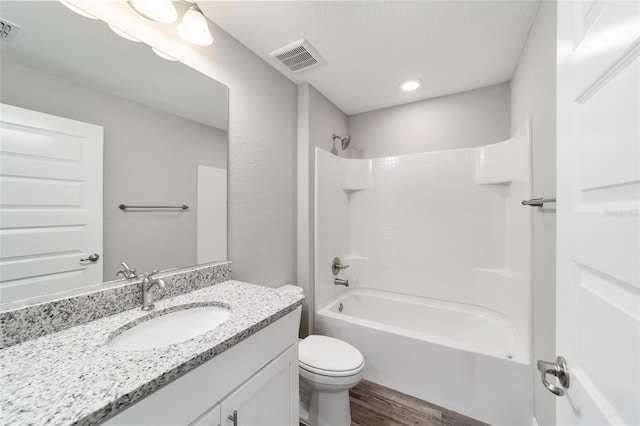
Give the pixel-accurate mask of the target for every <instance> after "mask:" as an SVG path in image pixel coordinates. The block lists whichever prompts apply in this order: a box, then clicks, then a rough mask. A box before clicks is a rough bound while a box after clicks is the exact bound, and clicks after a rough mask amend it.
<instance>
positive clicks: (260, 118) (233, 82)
mask: <svg viewBox="0 0 640 426" xmlns="http://www.w3.org/2000/svg"><path fill="white" fill-rule="evenodd" d="M209 26H210V29H211V32H212V35H213V38H214V40H215V41H214V43H213V45H212V46H211V47H210V48H208V49H209V50H208V51H207V55H206V58H207V60H208V62H209V63H208V66H209V69H210V72H211V75H212V76H213V77H214V78H215V79H216V80H218V81H220V82H222V83H223V84H225V85H227V86H228V87H229V169H228V170H229V258H230V259H231V260H232V261H233V277H234V279H238V280H242V281H248V282H254V283H259V284H263V285H268V286H271V287H276V286H279V285H282V284H285V283H292V282H295V277H296V266H295V261H296V234H295V232H296V217H295V213H296V204H295V200H296V198H295V197H296V193H295V141H296V120H297V89H296V85H295V84H293V83H292V82H291V81H290V80H288V79H287V78H286V77H284V76H283V75H282V74H280V73H279V72H278V71H276V70H275V69H274V68H273V67H271V66H270V65H268V64H267V63H266V62H264V61H263V60H262V59H260V58H259V57H258V56H256V55H255V54H254V53H253V52H251V51H250V50H249V49H247V48H246V47H245V46H243V45H242V44H241V43H240V42H239V41H237V40H236V39H234V38H233V37H231V36H230V35H229V34H228V33H226V32H225V31H223V30H222V29H221V28H220V27H218V26H216V25H215V24H213V23H209Z"/></svg>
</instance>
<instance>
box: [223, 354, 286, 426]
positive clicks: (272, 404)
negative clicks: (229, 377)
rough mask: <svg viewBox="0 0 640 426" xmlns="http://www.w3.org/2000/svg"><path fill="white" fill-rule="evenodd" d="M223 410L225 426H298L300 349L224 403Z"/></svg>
mask: <svg viewBox="0 0 640 426" xmlns="http://www.w3.org/2000/svg"><path fill="white" fill-rule="evenodd" d="M220 407H221V415H222V426H286V425H290V426H294V425H297V424H298V408H299V407H298V347H297V345H294V346H292V347H291V348H289V349H287V350H286V351H285V352H284V353H283V354H282V355H280V356H279V357H278V358H276V359H275V360H273V361H272V362H271V363H269V364H268V365H267V366H265V367H264V368H263V369H262V370H260V371H259V372H258V373H257V374H256V375H255V376H253V377H252V378H251V379H249V380H248V381H247V382H245V383H244V384H243V385H241V386H240V387H239V388H238V389H237V390H236V391H235V392H233V393H232V394H231V395H229V396H228V397H227V398H225V399H224V400H223V401H222V403H221V404H220ZM234 412H235V425H234Z"/></svg>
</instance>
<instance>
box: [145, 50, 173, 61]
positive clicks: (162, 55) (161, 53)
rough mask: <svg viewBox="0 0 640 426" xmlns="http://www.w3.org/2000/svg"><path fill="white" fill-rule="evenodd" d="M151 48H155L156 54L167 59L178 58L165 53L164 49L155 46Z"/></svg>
mask: <svg viewBox="0 0 640 426" xmlns="http://www.w3.org/2000/svg"><path fill="white" fill-rule="evenodd" d="M151 50H153V53H155V54H156V55H158V56H160V57H161V58H162V59H166V60H167V61H174V62H175V61H176V60H177V59H176V58H174V57H173V56H169V55H167V54H166V53H164V52H163V51H161V50H158V49H156V48H155V47H151Z"/></svg>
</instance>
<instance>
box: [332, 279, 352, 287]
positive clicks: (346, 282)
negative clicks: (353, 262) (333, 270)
mask: <svg viewBox="0 0 640 426" xmlns="http://www.w3.org/2000/svg"><path fill="white" fill-rule="evenodd" d="M333 283H334V284H335V285H343V286H345V287H349V280H343V279H342V278H335V279H334V280H333Z"/></svg>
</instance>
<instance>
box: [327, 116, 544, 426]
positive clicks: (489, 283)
mask: <svg viewBox="0 0 640 426" xmlns="http://www.w3.org/2000/svg"><path fill="white" fill-rule="evenodd" d="M529 140H530V139H529V124H528V121H527V122H526V123H525V125H523V127H522V130H521V131H520V132H519V133H518V135H516V137H514V138H512V139H509V140H507V141H504V142H500V143H496V144H492V145H486V146H483V147H478V148H467V149H458V150H447V151H437V152H429V153H422V154H411V155H404V156H396V157H388V158H379V159H372V160H349V159H340V158H337V157H335V156H333V155H331V154H329V153H327V152H325V151H322V150H319V149H317V150H316V194H315V195H316V230H315V231H316V262H315V264H316V267H315V296H316V300H315V306H316V312H318V311H320V312H318V314H317V315H316V320H317V321H319V322H320V323H319V324H318V326H317V327H316V332H318V331H320V332H326V333H328V334H330V335H335V337H339V338H342V339H344V340H346V341H348V342H350V343H352V344H354V345H356V347H358V343H360V346H367V347H366V348H361V349H362V350H363V352H364V356H365V359H367V360H368V363H367V368H366V370H365V378H370V379H372V380H374V381H376V382H378V383H381V384H383V385H387V386H390V387H394V388H396V389H399V390H402V389H400V388H401V384H402V383H410V382H412V380H414V378H413V377H412V376H411V375H410V374H409V375H407V376H405V377H396V378H395V379H394V380H391V377H392V376H393V375H390V374H386V373H384V370H389V371H393V368H391V367H390V364H389V362H383V363H380V361H379V360H381V359H385V360H393V359H394V358H393V356H391V357H390V355H392V354H394V353H400V352H401V351H405V349H406V348H405V349H401V348H398V349H399V351H396V349H395V348H394V347H393V346H390V345H388V344H385V345H380V344H378V343H374V344H367V343H366V342H367V341H366V340H362V338H363V336H369V338H370V339H375V340H373V341H374V342H376V341H377V340H379V339H382V340H381V341H385V342H394V343H393V345H402V344H401V343H399V342H401V341H403V340H402V339H405V340H404V341H406V342H409V341H412V342H413V341H415V340H416V336H413V337H407V335H408V334H409V335H410V334H411V330H415V327H416V324H415V322H416V321H417V318H418V317H416V318H413V319H410V316H407V315H405V316H404V317H405V318H404V320H405V321H407V322H406V323H405V325H404V326H403V325H401V322H400V323H398V322H397V318H396V317H394V312H402V311H403V310H405V309H409V305H405V308H404V309H395V310H394V309H390V308H389V309H388V310H387V309H382V310H378V311H376V312H377V313H369V314H367V315H364V316H365V317H367V318H370V319H371V318H372V316H371V315H374V316H379V318H378V319H377V320H376V321H375V322H377V323H379V324H383V325H385V324H386V325H387V326H390V324H391V323H393V322H394V321H396V323H395V325H393V327H395V328H397V329H403V330H404V332H403V333H394V332H393V331H389V330H388V329H385V327H382V328H383V329H385V331H384V332H385V333H386V335H385V336H380V335H375V334H372V333H373V331H365V330H363V327H364V329H367V328H368V329H370V330H378V329H380V327H373V326H372V325H371V324H362V323H359V324H357V327H355V326H354V324H353V321H346V319H340V318H335V317H331V315H326V314H327V310H326V309H328V308H327V307H328V306H333V305H334V304H335V303H336V300H338V299H339V298H340V297H341V296H342V294H343V293H344V292H345V291H346V292H349V291H350V289H371V290H375V291H379V292H387V295H386V296H384V297H382V299H386V300H389V299H390V298H391V299H393V298H394V297H402V296H397V295H405V296H408V297H409V299H411V300H415V298H422V299H423V301H425V303H426V301H429V300H431V301H433V300H439V301H443V302H445V303H452V304H454V305H455V306H459V307H460V308H461V309H462V311H464V308H465V307H466V308H469V309H471V310H473V309H476V308H478V307H479V308H482V309H484V310H485V312H487V313H488V312H493V313H495V314H496V315H498V316H500V317H501V318H503V319H504V321H506V323H508V324H509V327H510V328H511V329H512V330H514V334H513V339H512V342H511V343H513V344H515V345H516V347H517V350H513V352H515V353H517V354H519V355H517V357H516V362H514V361H512V360H507V359H506V358H502V359H500V358H499V357H500V356H506V354H503V355H500V354H498V352H497V351H496V353H495V354H493V355H488V354H487V353H486V352H483V351H481V350H478V349H477V348H476V349H475V350H474V349H473V348H472V345H471V346H470V345H469V339H468V338H467V339H465V338H464V337H462V336H463V335H464V332H465V331H466V332H467V333H468V334H467V336H470V335H472V334H473V333H474V332H475V331H474V329H473V327H474V321H467V322H466V323H465V324H464V325H463V329H464V330H459V331H461V332H460V333H458V336H460V337H459V339H458V342H457V343H456V344H452V343H451V342H449V344H445V343H443V341H441V340H438V339H433V338H430V337H428V336H434V335H435V334H438V333H435V334H434V333H422V335H421V336H420V338H419V339H418V340H421V341H423V342H428V343H429V344H428V345H422V346H416V347H413V350H418V351H420V352H421V359H423V363H424V362H426V363H432V362H441V361H442V359H443V358H442V356H445V355H442V354H443V353H446V352H441V351H442V349H437V350H436V349H434V348H435V347H436V346H442V347H445V348H451V347H454V348H458V349H460V350H462V351H463V352H464V353H468V354H473V357H471V358H468V357H467V358H465V357H462V358H461V357H458V356H455V355H451V354H450V355H451V356H452V358H451V361H450V362H449V365H447V367H446V369H447V371H448V372H449V374H450V375H452V376H451V379H450V380H453V381H455V382H458V383H466V385H473V386H474V387H475V388H477V389H488V388H487V385H488V384H491V383H493V384H496V382H495V381H492V379H490V378H491V377H504V374H508V376H506V378H505V380H504V381H499V382H500V383H501V384H502V385H503V386H507V387H508V386H509V384H510V383H512V386H513V389H512V391H513V392H512V394H513V395H514V396H516V399H517V400H518V401H519V403H518V404H517V406H518V407H520V408H519V412H520V413H522V416H523V417H521V418H520V420H522V419H525V418H526V419H527V421H530V420H531V418H532V416H531V411H532V407H531V398H530V395H529V393H530V391H527V390H525V388H523V384H524V383H521V382H522V380H525V381H526V385H527V387H530V386H528V385H529V383H528V380H527V377H525V376H522V377H520V376H521V374H520V373H521V371H522V370H521V369H517V368H516V370H517V371H518V372H514V368H513V367H510V368H507V369H506V370H505V369H504V368H505V364H504V363H505V362H508V363H510V365H514V364H518V365H520V366H522V367H523V368H525V369H527V371H530V368H531V366H530V340H531V331H530V330H531V285H530V282H531V279H530V275H531V274H530V243H531V225H530V223H531V208H528V207H524V206H522V205H521V204H520V202H521V201H522V200H524V199H528V198H531V184H530V182H531V180H530V176H531V173H530V144H529ZM334 256H340V258H341V259H342V261H343V263H345V264H349V265H351V266H350V268H349V269H346V270H344V271H342V272H341V274H340V277H341V278H347V279H349V281H350V282H351V287H350V289H346V290H345V289H344V288H343V287H337V286H335V285H334V284H333V278H334V276H333V275H332V273H331V268H330V264H331V259H333V257H334ZM378 296H380V294H378ZM368 300H371V299H368ZM398 303H400V302H398ZM373 305H378V306H380V304H379V303H375V304H372V303H369V304H368V306H373ZM323 308H326V309H324V310H323ZM322 312H324V314H322ZM426 316H428V314H427V313H426V312H425V317H426ZM329 317H331V319H330V320H329V322H327V319H328V318H329ZM448 318H449V320H450V321H456V320H455V319H453V318H454V317H448ZM461 318H462V317H458V319H461ZM446 321H447V320H445V319H444V318H443V319H442V321H436V323H440V324H441V325H443V326H445V327H446V326H448V325H447V324H446ZM463 322H464V321H463ZM329 323H330V324H331V326H328V324H329ZM475 323H476V324H480V323H481V322H475ZM339 324H343V325H344V327H343V328H340V327H339ZM323 329H324V330H323ZM338 330H340V331H338ZM454 334H455V333H454ZM425 336H426V337H425ZM465 340H466V341H465ZM411 344H412V345H413V343H411ZM461 348H463V349H461ZM371 351H375V352H376V353H375V354H374V353H371ZM438 354H439V355H438ZM512 355H513V354H512ZM487 357H490V358H491V359H492V361H490V362H483V363H482V364H483V368H485V367H486V368H490V366H494V367H495V369H494V370H493V371H483V372H482V373H480V372H479V371H476V370H475V367H479V364H477V363H474V362H471V360H476V361H477V360H480V359H483V360H484V359H485V358H487ZM445 358H446V356H445ZM376 359H377V360H378V361H375V360H376ZM369 360H371V362H370V361H369ZM398 362H403V361H400V359H398ZM478 362H479V361H478ZM456 363H458V364H456ZM485 364H486V365H485ZM469 365H474V366H475V367H474V368H473V369H472V371H469ZM412 368H415V369H417V370H420V369H424V365H413V366H412ZM430 370H431V367H430V368H428V369H427V371H430ZM409 371H410V370H409ZM505 371H507V372H509V373H505ZM509 375H512V376H513V377H510V376H509ZM470 377H471V378H474V380H472V381H471V382H469V381H468V380H469V378H470ZM425 380H426V379H425ZM516 380H517V381H518V382H515V381H516ZM426 383H427V384H428V386H433V387H434V388H433V389H431V390H428V391H426V393H424V394H423V395H422V396H420V395H416V396H418V397H422V398H426V397H428V398H431V399H430V401H431V402H435V403H440V404H442V405H444V406H445V407H447V408H454V409H456V410H457V411H459V412H461V413H462V414H467V415H476V416H478V417H477V418H479V419H481V420H484V421H488V422H489V423H492V424H508V422H507V421H505V419H504V418H500V417H499V416H498V417H497V418H486V417H485V418H483V417H479V415H481V414H482V412H481V410H480V411H479V407H477V406H476V407H473V405H474V403H473V402H469V401H471V400H470V399H468V398H467V397H465V396H464V395H465V393H464V392H460V393H459V396H460V398H462V399H460V400H458V401H456V400H452V399H444V400H442V401H439V402H438V401H437V400H435V399H434V398H435V396H434V395H437V393H434V392H431V391H432V390H433V391H435V390H437V389H438V388H439V387H440V386H441V385H442V383H439V379H438V378H435V382H434V381H427V382H426ZM423 386H427V385H426V384H423ZM406 389H407V388H405V391H406V392H409V393H412V392H411V390H410V389H409V390H406ZM516 389H519V390H517V391H516ZM507 393H508V394H509V390H508V389H507ZM454 394H455V393H454ZM497 395H498V394H496V396H495V398H494V402H495V404H498V406H500V404H501V403H504V404H506V403H507V400H504V401H503V402H501V400H500V397H498V396H497ZM478 401H480V400H478ZM465 404H466V405H465ZM511 404H512V403H511ZM465 406H466V409H465ZM500 411H501V410H500V409H497V410H496V412H500ZM502 411H504V412H509V410H508V409H507V408H506V405H505V408H504V410H502ZM512 420H513V418H511V419H510V421H512Z"/></svg>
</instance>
